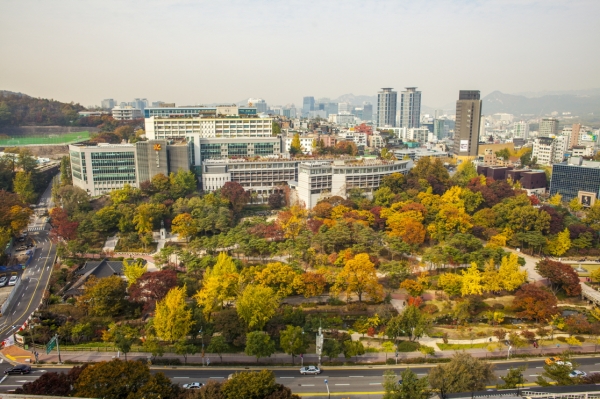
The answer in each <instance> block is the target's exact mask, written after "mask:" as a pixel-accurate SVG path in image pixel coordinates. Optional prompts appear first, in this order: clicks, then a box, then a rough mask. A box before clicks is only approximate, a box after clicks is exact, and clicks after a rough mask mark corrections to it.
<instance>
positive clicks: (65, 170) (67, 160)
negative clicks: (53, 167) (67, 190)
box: [60, 155, 73, 186]
mask: <svg viewBox="0 0 600 399" xmlns="http://www.w3.org/2000/svg"><path fill="white" fill-rule="evenodd" d="M60 184H61V185H62V186H70V185H72V184H73V177H72V176H71V157H69V156H68V155H65V156H63V157H62V158H61V159H60Z"/></svg>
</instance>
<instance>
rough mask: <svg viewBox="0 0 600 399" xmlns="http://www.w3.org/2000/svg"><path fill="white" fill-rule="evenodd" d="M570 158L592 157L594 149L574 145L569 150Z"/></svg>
mask: <svg viewBox="0 0 600 399" xmlns="http://www.w3.org/2000/svg"><path fill="white" fill-rule="evenodd" d="M571 156H572V157H593V156H594V148H593V147H586V146H584V145H576V146H574V147H573V148H572V149H571Z"/></svg>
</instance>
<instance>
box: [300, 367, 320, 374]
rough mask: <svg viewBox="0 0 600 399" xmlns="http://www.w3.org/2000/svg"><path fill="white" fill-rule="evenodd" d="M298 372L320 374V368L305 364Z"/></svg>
mask: <svg viewBox="0 0 600 399" xmlns="http://www.w3.org/2000/svg"><path fill="white" fill-rule="evenodd" d="M300 374H302V375H305V374H321V369H320V368H318V367H317V366H306V367H302V368H301V369H300Z"/></svg>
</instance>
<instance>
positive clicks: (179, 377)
mask: <svg viewBox="0 0 600 399" xmlns="http://www.w3.org/2000/svg"><path fill="white" fill-rule="evenodd" d="M176 378H190V377H173V379H176Z"/></svg>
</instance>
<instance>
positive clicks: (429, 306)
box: [421, 303, 439, 314]
mask: <svg viewBox="0 0 600 399" xmlns="http://www.w3.org/2000/svg"><path fill="white" fill-rule="evenodd" d="M421 310H422V311H423V312H425V313H429V314H434V313H435V312H437V311H439V309H438V307H437V306H436V305H434V304H433V303H430V304H427V305H425V306H423V308H422V309H421Z"/></svg>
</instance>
